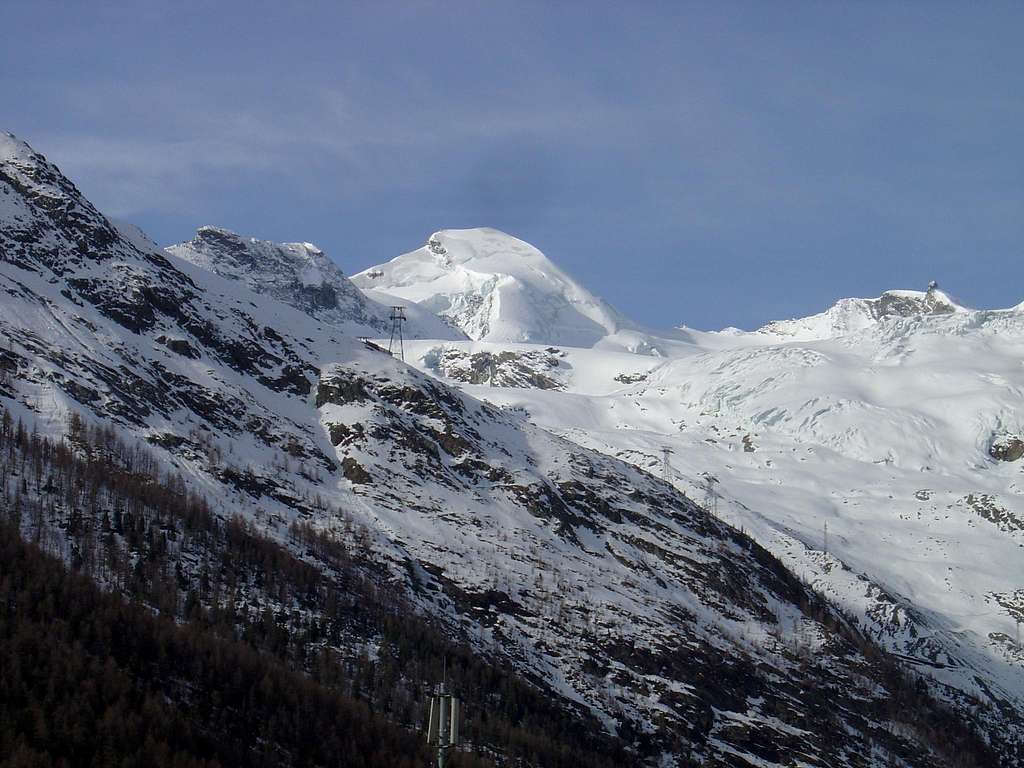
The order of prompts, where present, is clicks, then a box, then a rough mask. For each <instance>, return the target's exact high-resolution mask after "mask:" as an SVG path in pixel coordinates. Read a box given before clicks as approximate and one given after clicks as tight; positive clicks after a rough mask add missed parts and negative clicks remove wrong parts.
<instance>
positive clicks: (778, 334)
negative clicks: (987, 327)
mask: <svg viewBox="0 0 1024 768" xmlns="http://www.w3.org/2000/svg"><path fill="white" fill-rule="evenodd" d="M967 311H968V310H967V309H965V308H964V307H961V306H960V305H959V304H957V303H956V301H954V300H953V299H952V298H950V296H949V295H948V294H946V293H944V292H943V291H940V290H939V287H938V285H936V284H935V283H932V285H930V286H929V287H928V290H927V291H886V292H885V293H883V294H882V295H881V296H879V297H877V298H874V299H840V300H839V301H838V302H836V304H835V305H834V306H832V307H829V308H828V309H827V310H825V311H824V312H821V313H820V314H817V315H811V316H810V317H802V318H796V319H793V320H776V321H774V322H771V323H768V324H767V325H765V326H763V327H761V328H759V329H758V330H757V333H759V334H762V335H764V336H766V337H769V338H771V339H774V340H777V341H812V340H815V339H831V338H835V337H836V336H845V335H847V334H850V333H855V332H857V331H861V330H864V329H865V328H870V327H871V326H873V325H875V324H877V323H880V322H886V321H888V320H892V319H895V318H901V317H915V316H917V315H947V314H955V313H963V312H967Z"/></svg>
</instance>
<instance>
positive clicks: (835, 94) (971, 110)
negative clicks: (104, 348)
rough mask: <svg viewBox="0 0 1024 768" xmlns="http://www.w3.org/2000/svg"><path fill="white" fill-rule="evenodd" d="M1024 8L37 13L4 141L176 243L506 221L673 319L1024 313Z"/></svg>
mask: <svg viewBox="0 0 1024 768" xmlns="http://www.w3.org/2000/svg"><path fill="white" fill-rule="evenodd" d="M1022 29H1024V3H1012V4H999V3H995V2H986V3H966V2H964V3H948V4H946V3H941V2H902V3H885V2H859V3H846V2H806V3H798V2H792V3H789V2H767V1H766V0H763V1H761V2H753V3H739V2H736V3H729V2H714V3H683V2H675V3H664V4H662V3H653V2H638V3H621V2H616V3H600V2H590V3H582V2H571V1H570V0H564V1H563V2H557V3H555V2H549V3H530V2H514V3H502V2H477V3H465V4H462V3H456V2H439V3H434V2H406V3H388V2H376V3H370V2H366V3H353V4H343V3H322V4H317V3H267V4H262V3H257V2H245V3H231V2H217V3H214V2H210V3H182V2H176V3H170V2H167V3H145V2H136V3H130V4H129V3H124V4H116V3H102V2H80V3H74V2H64V3H53V4H48V3H45V2H38V1H37V2H32V3H22V2H20V1H19V0H5V2H4V4H3V8H2V9H0V127H2V128H4V129H6V130H10V131H13V132H14V133H16V134H18V135H19V136H21V137H23V138H25V139H27V140H28V141H29V142H30V143H31V144H33V146H34V147H35V148H36V149H37V150H39V151H41V152H43V153H44V154H46V155H47V156H48V157H50V159H52V160H54V161H55V162H57V163H58V164H59V165H60V166H61V167H62V168H63V169H64V170H65V172H66V173H68V175H70V176H71V177H72V179H73V180H75V181H76V183H78V185H79V186H80V187H81V188H82V190H83V191H84V192H85V193H86V194H87V195H88V196H89V197H90V198H91V199H92V200H93V201H94V202H95V203H96V204H97V205H98V206H99V207H100V208H101V209H103V210H105V211H106V212H108V213H110V214H113V215H115V216H119V217H121V218H125V219H128V220H131V221H133V222H135V223H137V224H139V225H141V226H142V227H143V228H144V229H146V230H147V231H148V232H149V233H150V234H151V235H152V236H153V237H154V238H155V239H157V240H158V241H159V242H161V243H165V244H167V243H171V242H175V241H179V240H184V239H187V238H188V237H190V236H191V233H192V231H193V230H194V229H195V228H196V227H198V226H201V225H203V224H217V225H220V226H225V227H229V228H231V229H234V230H236V231H239V232H242V233H245V234H249V235H253V236H257V237H262V238H269V239H274V240H308V241H312V242H315V243H317V244H318V245H320V246H321V247H323V248H324V249H325V250H326V251H327V252H328V253H330V254H331V255H332V256H333V257H334V258H335V259H336V260H337V261H338V263H339V264H340V265H341V267H342V268H343V269H344V270H346V271H347V272H355V271H358V270H359V269H362V268H365V267H367V266H370V265H371V264H375V263H378V262H380V261H384V260H386V259H389V258H391V257H393V256H396V255H398V254H399V253H402V252H404V251H407V250H411V249H412V248H415V247H418V246H419V245H420V244H422V242H423V241H424V240H425V239H426V237H427V236H428V235H429V234H430V233H431V232H432V231H434V230H437V229H442V228H449V227H465V226H493V227H497V228H499V229H503V230H505V231H507V232H510V233H512V234H514V235H516V236H518V237H521V238H523V239H525V240H527V241H529V242H531V243H533V244H534V245H536V246H538V247H540V248H541V249H542V250H544V251H545V252H546V253H547V254H548V255H549V256H550V257H551V258H552V259H554V260H555V261H556V262H557V263H559V264H560V265H561V266H562V267H564V268H565V269H567V270H568V271H569V272H570V273H572V274H574V275H576V276H577V277H578V278H579V279H580V280H581V281H582V282H583V283H584V284H586V285H587V286H588V287H590V288H591V289H592V290H593V291H594V292H596V293H598V294H600V295H602V296H603V297H604V298H606V299H608V300H609V301H611V302H612V303H613V304H614V305H615V306H617V307H618V308H619V309H620V310H621V311H623V312H624V313H625V314H627V315H630V316H632V317H634V318H636V319H637V320H640V321H642V322H645V323H647V324H649V325H651V326H669V325H675V324H679V323H685V324H687V325H690V326H693V327H699V328H718V327H722V326H726V325H738V326H741V327H754V326H757V325H759V324H761V323H763V322H765V321H767V320H769V319H773V318H783V317H792V316H796V315H803V314H809V313H812V312H815V311H819V310H820V309H822V308H824V307H825V306H827V305H829V304H830V303H832V302H833V301H834V300H835V299H837V298H839V297H842V296H852V295H877V294H878V293H880V292H881V291H882V290H885V289H886V288H892V287H901V288H923V287H924V286H925V285H926V284H927V282H928V280H930V279H937V280H939V282H940V284H941V285H942V286H943V287H944V288H946V289H948V290H949V291H950V292H952V293H953V294H954V295H956V296H959V297H960V298H961V299H962V300H963V301H964V302H966V303H968V304H970V305H973V306H1009V305H1012V304H1016V303H1018V302H1020V301H1022V300H1024V280H1022V277H1024V259H1022V256H1024V148H1022V146H1024V142H1022V140H1024V45H1022V44H1021V30H1022Z"/></svg>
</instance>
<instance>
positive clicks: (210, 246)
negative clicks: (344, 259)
mask: <svg viewBox="0 0 1024 768" xmlns="http://www.w3.org/2000/svg"><path fill="white" fill-rule="evenodd" d="M167 252H168V253H170V254H171V255H172V256H175V257H177V258H179V259H183V260H185V261H188V262H191V263H192V264H195V265H196V266H198V267H202V268H203V269H207V270H209V271H211V272H213V273H215V274H217V275H220V276H221V277H225V278H228V279H231V280H240V281H242V282H243V283H245V285H246V286H247V287H248V288H249V289H250V290H252V291H255V292H256V293H265V294H267V295H269V296H273V297H274V298H275V299H277V300H278V301H283V302H284V303H285V304H290V305H291V306H293V307H295V308H296V309H300V310H302V311H303V312H305V313H306V314H308V315H310V316H311V317H314V318H316V319H317V320H320V321H321V322H324V323H327V324H329V325H333V326H335V327H337V328H339V329H340V330H342V331H344V332H345V333H348V334H351V335H365V336H380V335H385V336H386V335H388V334H389V333H390V330H391V321H390V319H389V316H390V313H391V305H401V306H404V307H406V317H407V322H406V323H405V324H404V328H403V333H404V334H405V336H406V337H408V338H413V339H416V338H419V339H459V338H464V336H463V334H461V333H460V332H459V331H458V330H457V329H456V328H454V327H452V326H451V325H449V324H448V323H445V322H443V321H442V320H441V319H440V318H438V317H437V316H436V315H434V314H433V313H431V312H429V311H426V310H424V309H422V308H420V307H419V306H417V305H416V304H415V303H413V302H408V301H402V300H391V297H384V298H385V299H387V301H386V304H385V303H380V302H377V301H374V300H372V299H370V298H367V297H366V296H365V295H364V294H363V293H362V292H361V291H360V290H359V289H358V288H356V287H355V286H354V285H353V284H352V283H351V281H349V279H348V278H347V277H345V275H344V274H343V273H342V271H341V270H340V269H339V268H338V266H337V265H336V264H335V263H334V262H333V261H331V259H330V258H328V256H327V255H326V254H325V253H324V252H323V251H322V250H320V249H319V248H317V247H316V246H315V245H313V244H312V243H274V242H270V241H268V240H257V239H256V238H252V237H242V236H241V235H237V234H235V233H234V232H231V231H229V230H226V229H221V228H219V227H201V228H200V229H199V230H198V231H197V232H196V235H195V237H193V238H192V239H191V240H189V241H188V242H185V243H180V244H178V245H172V246H170V247H168V248H167Z"/></svg>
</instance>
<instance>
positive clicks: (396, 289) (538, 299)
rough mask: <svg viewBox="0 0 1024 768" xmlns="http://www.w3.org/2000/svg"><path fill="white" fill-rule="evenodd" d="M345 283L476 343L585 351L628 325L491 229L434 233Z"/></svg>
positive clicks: (536, 255)
mask: <svg viewBox="0 0 1024 768" xmlns="http://www.w3.org/2000/svg"><path fill="white" fill-rule="evenodd" d="M352 280H353V282H354V283H355V284H356V285H357V286H359V287H360V288H363V289H365V290H374V291H383V292H385V293H388V294H391V295H394V296H400V297H402V298H404V299H408V300H410V301H413V302H416V303H418V304H420V305H421V306H423V307H425V308H427V309H429V310H430V311H432V312H435V313H437V314H439V315H442V316H445V317H448V318H450V319H451V320H452V321H453V322H454V323H455V324H456V325H457V326H458V327H460V328H461V329H462V330H463V331H465V333H466V334H467V335H468V336H469V337H470V338H472V339H475V340H483V341H499V342H502V341H511V342H533V343H538V344H570V345H573V346H580V347H591V346H593V345H594V344H596V343H597V342H598V341H600V340H601V339H602V338H604V337H605V336H607V335H609V334H613V333H616V332H617V331H618V330H620V329H621V328H623V327H629V326H630V325H631V324H630V323H628V321H626V320H625V319H624V318H623V317H622V316H621V315H619V313H618V312H617V311H616V310H614V309H613V308H612V307H611V306H610V305H608V304H607V303H606V302H605V301H603V300H602V299H600V298H598V297H596V296H594V295H593V294H592V293H590V292H589V291H588V290H587V289H586V288H584V287H583V286H582V285H580V284H579V283H578V282H576V281H575V280H574V279H573V278H572V277H570V276H569V275H568V274H566V273H565V272H563V271H562V270H561V269H559V268H558V267H557V266H555V264H554V263H553V262H552V261H551V260H550V259H548V257H547V256H545V255H544V254H543V253H542V252H541V251H539V250H538V249H537V248H534V247H533V246H532V245H530V244H529V243H526V242H523V241H522V240H519V239H518V238H515V237H513V236H511V235H508V234H505V233H504V232H500V231H499V230H496V229H490V228H478V229H449V230H442V231H440V232H435V233H434V234H432V235H431V236H430V237H429V238H428V240H427V242H426V244H425V245H424V246H423V247H421V248H418V249H416V250H415V251H411V252H410V253H406V254H403V255H401V256H399V257H397V258H395V259H392V260H391V261H389V262H387V263H386V264H382V265H380V266H376V267H371V268H370V269H367V270H364V271H363V272H360V273H359V274H357V275H355V276H354V277H353V278H352Z"/></svg>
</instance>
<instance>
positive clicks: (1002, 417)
mask: <svg viewBox="0 0 1024 768" xmlns="http://www.w3.org/2000/svg"><path fill="white" fill-rule="evenodd" d="M510 241H514V239H513V238H510ZM514 242H515V243H518V242H519V241H514ZM515 252H516V251H514V250H510V252H509V254H508V258H510V259H511V258H512V257H513V256H512V255H513V254H514V253H515ZM402 258H404V257H399V259H398V260H396V262H399V261H401V259H402ZM497 260H498V256H497V255H495V253H494V247H493V246H492V250H491V252H490V253H489V255H488V258H487V262H486V263H488V264H492V263H494V262H495V261H497ZM391 263H395V262H391ZM461 266H462V268H463V269H466V270H471V269H473V268H474V267H475V262H474V261H473V260H463V261H462V262H461ZM374 269H383V267H381V268H372V269H370V270H367V271H366V272H363V273H362V274H364V275H365V274H367V273H372V272H373V271H374ZM428 286H429V284H427V285H423V284H420V285H419V286H418V290H419V293H418V294H417V296H416V297H417V299H418V300H419V301H421V302H423V303H424V305H431V304H432V302H435V301H436V299H435V298H434V297H433V296H431V295H430V294H429V293H428V292H427V291H426V288H427V287H428ZM447 300H448V298H446V299H445V301H447ZM518 320H521V321H522V322H523V323H524V324H525V323H528V322H529V318H519V319H518ZM505 322H506V326H513V327H514V326H515V324H516V322H517V319H516V318H513V317H512V316H511V315H506V317H505ZM620 326H624V327H632V328H636V327H637V326H636V325H635V324H631V323H628V322H626V321H620V324H619V326H616V328H618V327H620ZM469 335H470V336H473V334H472V333H469ZM621 335H622V334H621V333H619V334H615V333H609V334H608V335H607V336H606V337H605V338H603V339H600V340H597V341H596V342H593V343H590V342H591V341H592V340H591V339H588V343H587V344H586V345H584V346H583V347H581V346H573V345H571V344H550V345H549V344H545V345H544V346H543V347H540V346H539V345H530V344H521V343H520V344H509V343H501V342H495V341H492V340H487V341H486V342H472V341H470V342H461V343H457V344H452V343H443V344H442V343H434V342H430V341H418V342H416V343H415V344H413V345H411V349H412V350H413V354H411V355H410V354H407V359H411V360H414V361H415V363H416V364H417V365H418V366H419V367H420V368H421V369H422V370H424V371H427V372H430V373H432V374H433V375H436V376H438V377H440V378H442V379H443V380H446V381H449V382H451V383H453V384H458V385H459V386H461V387H462V388H463V390H464V391H465V392H467V393H468V394H472V395H473V396H475V397H478V398H481V399H484V400H487V401H489V402H493V403H496V404H499V405H502V406H504V407H511V408H515V409H521V410H522V411H523V412H525V413H527V414H528V415H529V418H530V419H531V420H533V421H534V422H535V423H537V424H538V425H540V426H542V427H544V428H546V429H548V430H550V431H552V432H555V433H556V434H560V435H562V436H564V437H567V438H569V439H571V440H573V441H575V442H577V443H579V444H580V445H584V446H587V447H590V448H594V449H596V450H599V451H602V452H604V453H607V454H609V455H611V456H615V457H618V458H621V459H623V460H625V461H629V462H631V463H634V464H636V465H637V466H639V467H641V468H644V469H647V470H649V471H651V472H652V473H655V474H663V473H664V453H663V451H664V449H666V448H667V449H669V451H670V452H671V453H670V454H669V461H670V466H669V475H670V477H671V478H672V481H673V482H674V484H675V485H676V486H677V487H678V488H679V489H680V490H682V491H684V492H685V493H687V494H688V495H689V496H690V497H691V498H693V499H696V500H697V501H699V502H701V503H702V504H705V505H707V506H709V507H710V508H713V509H714V510H715V512H716V514H717V515H718V516H720V517H721V518H722V519H724V520H726V521H728V522H729V523H731V524H733V525H735V526H736V527H738V528H741V529H743V530H745V531H746V532H748V533H750V534H751V535H752V536H753V537H754V538H755V539H756V540H757V541H759V542H760V543H761V544H763V545H764V546H766V547H767V548H768V549H769V550H770V551H771V552H773V554H775V555H776V556H778V557H779V558H780V559H782V560H783V562H785V563H786V564H787V566H788V567H789V568H790V569H791V570H793V571H794V572H795V573H798V574H800V575H802V576H803V577H805V578H806V579H808V580H809V581H810V583H811V584H813V586H814V587H815V588H816V589H817V590H819V591H820V592H822V593H823V594H826V595H828V596H829V597H830V598H831V599H832V600H834V601H835V602H836V603H838V604H839V605H842V606H843V607H844V608H846V609H847V610H849V611H850V612H852V613H853V614H855V615H857V616H859V617H860V619H861V621H862V622H863V623H864V625H865V626H867V627H870V629H871V632H872V633H873V634H874V636H875V637H876V638H877V639H878V640H879V641H880V642H882V643H883V644H885V645H886V646H887V647H888V648H889V649H890V650H892V651H893V652H894V653H897V654H899V655H900V656H901V657H902V658H903V659H905V661H906V662H908V663H909V664H912V665H913V666H914V667H915V668H917V669H918V670H920V671H921V672H923V673H925V674H928V675H930V676H932V677H934V678H935V679H937V680H941V681H942V682H944V683H947V684H949V685H951V686H953V687H955V688H957V689H960V690H962V691H966V692H969V693H971V694H974V695H979V696H982V697H991V698H993V699H995V700H999V701H1004V702H1008V703H1010V705H1011V706H1013V707H1014V708H1016V709H1017V710H1018V711H1021V707H1022V703H1024V671H1022V664H1024V649H1022V648H1021V646H1020V645H1018V643H1017V637H1018V626H1017V624H1018V620H1024V558H1022V557H1021V548H1022V547H1024V495H1022V494H1024V475H1022V469H1024V461H1022V460H1019V458H1018V460H1017V461H1002V460H998V459H997V458H994V455H993V454H996V453H998V450H995V449H994V448H993V446H998V445H999V444H1000V443H1001V441H1007V440H1010V441H1012V440H1013V439H1015V438H1016V436H1018V435H1020V434H1022V433H1024V313H1022V311H1021V309H1020V307H1015V308H1012V309H1007V310H971V309H967V308H965V307H962V306H960V305H959V304H957V303H956V302H955V301H954V300H953V299H952V298H950V297H949V296H948V295H947V294H945V293H944V292H943V291H941V290H939V289H938V288H937V287H931V288H929V290H927V291H908V290H901V291H888V292H886V293H885V294H883V295H882V296H880V297H877V298H875V299H844V300H841V301H839V302H838V303H837V304H836V305H835V306H834V307H831V308H830V309H828V310H826V311H825V312H822V313H821V314H819V315H815V316H812V317H809V318H802V319H793V320H785V321H778V322H773V323H770V324H768V325H766V326H764V327H763V328H760V329H758V330H756V331H754V332H749V333H748V332H742V331H738V330H736V329H730V330H728V331H723V332H719V333H705V332H700V331H695V330H692V329H688V328H680V329H676V330H674V331H671V332H668V333H665V334H663V335H662V336H658V335H657V334H655V333H654V332H651V331H645V332H643V338H644V340H645V342H646V344H645V346H644V347H643V348H641V349H637V350H633V349H630V346H629V345H628V344H622V343H621V341H620V338H621ZM511 336H512V337H514V334H512V335H511ZM549 347H554V348H556V349H557V352H556V359H557V367H556V368H555V369H554V370H551V369H550V368H548V369H547V370H544V371H540V372H541V373H543V375H544V376H545V377H547V378H550V379H554V380H556V381H557V382H558V386H557V387H536V386H529V385H528V384H524V383H523V381H524V377H523V376H520V377H519V379H520V380H519V381H514V382H511V384H512V386H509V385H508V382H506V381H503V378H502V376H500V375H499V376H497V377H495V378H494V379H493V380H492V379H490V378H487V377H476V379H477V380H474V379H473V377H467V376H466V375H465V373H464V371H463V372H460V371H459V370H458V368H457V367H455V368H452V369H450V368H451V366H445V365H444V364H443V362H444V360H446V359H451V358H453V357H457V356H474V355H476V356H480V355H486V356H488V358H493V359H497V358H498V356H500V355H501V354H502V353H505V354H506V355H510V354H515V355H516V356H518V358H519V359H521V360H527V359H529V358H531V357H533V358H536V357H537V356H538V355H541V354H547V355H548V356H549V357H550V356H551V353H550V352H544V350H547V349H548V348H549ZM651 349H654V350H656V356H652V354H651ZM492 381H493V383H492ZM1022 448H1024V446H1022ZM826 539H827V542H826Z"/></svg>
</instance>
